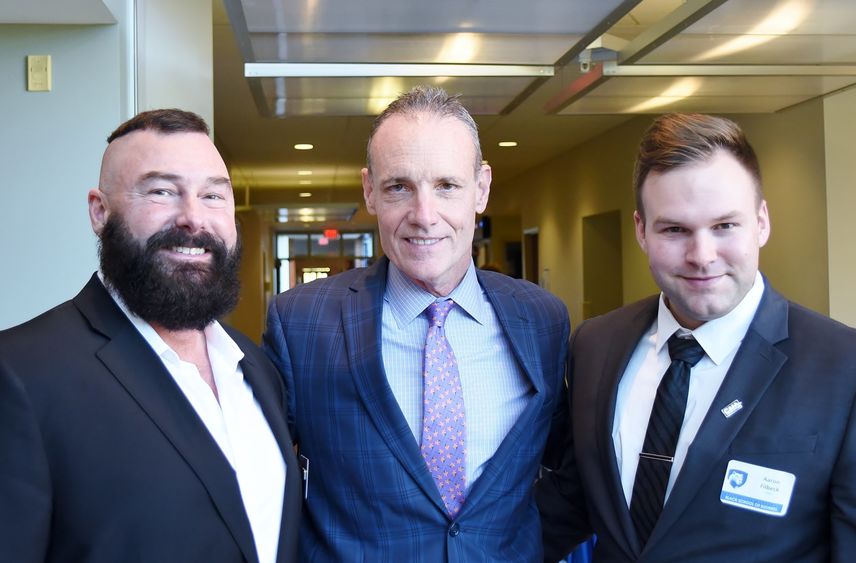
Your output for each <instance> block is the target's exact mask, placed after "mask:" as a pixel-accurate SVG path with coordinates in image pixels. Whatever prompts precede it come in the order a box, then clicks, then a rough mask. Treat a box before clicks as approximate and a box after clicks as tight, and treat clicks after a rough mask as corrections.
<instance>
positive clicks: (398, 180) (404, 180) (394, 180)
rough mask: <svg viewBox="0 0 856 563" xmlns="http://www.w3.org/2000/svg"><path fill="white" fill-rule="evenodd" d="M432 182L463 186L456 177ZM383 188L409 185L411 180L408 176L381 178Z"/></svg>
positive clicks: (436, 179) (435, 179)
mask: <svg viewBox="0 0 856 563" xmlns="http://www.w3.org/2000/svg"><path fill="white" fill-rule="evenodd" d="M433 181H434V182H435V183H437V184H461V185H462V184H463V183H464V181H463V180H462V179H460V178H458V177H457V176H441V177H439V178H434V179H433ZM380 183H381V185H383V186H389V185H392V184H411V183H413V180H411V179H410V177H409V176H391V177H388V178H383V180H382V181H381V182H380Z"/></svg>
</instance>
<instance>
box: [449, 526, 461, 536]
mask: <svg viewBox="0 0 856 563" xmlns="http://www.w3.org/2000/svg"><path fill="white" fill-rule="evenodd" d="M460 533H461V527H460V526H458V523H457V522H455V523H454V524H452V525H451V526H449V535H450V536H451V537H453V538H454V537H455V536H457V535H458V534H460Z"/></svg>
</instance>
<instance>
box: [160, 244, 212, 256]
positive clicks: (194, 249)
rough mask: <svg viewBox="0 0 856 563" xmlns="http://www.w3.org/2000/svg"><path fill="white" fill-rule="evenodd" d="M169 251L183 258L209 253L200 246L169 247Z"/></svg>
mask: <svg viewBox="0 0 856 563" xmlns="http://www.w3.org/2000/svg"><path fill="white" fill-rule="evenodd" d="M169 250H170V251H172V252H174V253H176V254H181V255H183V256H202V255H203V254H205V253H206V252H208V251H207V250H206V249H205V248H201V247H198V246H172V247H169Z"/></svg>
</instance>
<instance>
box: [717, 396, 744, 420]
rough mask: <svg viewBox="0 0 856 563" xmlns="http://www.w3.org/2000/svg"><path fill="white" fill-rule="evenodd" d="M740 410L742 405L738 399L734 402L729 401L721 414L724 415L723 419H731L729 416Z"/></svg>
mask: <svg viewBox="0 0 856 563" xmlns="http://www.w3.org/2000/svg"><path fill="white" fill-rule="evenodd" d="M742 408H743V403H742V402H740V400H739V399H735V400H734V401H731V402H730V403H728V405H726V406H725V407H723V408H722V414H724V415H725V418H731V415H733V414H734V413H736V412H737V411H739V410H740V409H742Z"/></svg>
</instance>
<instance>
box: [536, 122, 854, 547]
mask: <svg viewBox="0 0 856 563" xmlns="http://www.w3.org/2000/svg"><path fill="white" fill-rule="evenodd" d="M634 187H635V191H636V206H637V211H636V213H635V215H634V219H635V224H636V238H637V240H638V242H639V244H640V246H641V247H642V250H643V251H644V252H645V253H646V254H647V256H648V262H649V266H650V269H651V273H652V274H653V276H654V279H655V281H656V282H657V285H658V286H659V287H660V289H661V290H662V293H661V294H660V295H658V296H653V297H651V298H648V299H645V300H643V301H640V302H638V303H634V304H632V305H629V306H626V307H624V308H621V309H618V310H616V311H614V312H611V313H608V314H606V315H603V316H601V317H598V318H595V319H591V320H589V321H586V322H585V323H583V324H582V325H581V326H580V327H579V328H578V329H577V331H576V332H575V334H574V336H573V337H572V342H571V353H570V365H571V368H570V381H571V401H572V405H571V410H572V413H571V415H572V425H571V429H572V431H571V432H570V433H569V435H568V445H567V450H566V452H565V454H566V455H565V460H564V461H563V464H562V467H561V469H560V470H559V471H557V472H555V473H552V474H550V475H548V476H546V477H545V478H544V479H543V480H542V481H541V482H540V483H539V485H538V490H537V496H538V505H539V508H540V510H541V515H542V521H543V528H544V537H545V544H546V552H547V557H546V559H545V560H546V561H553V562H554V561H556V560H558V559H559V558H560V557H561V556H562V555H563V554H564V553H567V551H569V550H570V548H571V547H572V546H573V545H574V544H575V543H577V542H578V541H580V540H581V539H583V538H585V537H586V536H587V535H589V534H590V533H591V532H594V533H595V534H596V535H597V544H596V547H595V554H594V557H595V560H596V561H598V562H600V561H604V562H630V561H651V562H657V563H665V562H687V561H692V562H694V563H697V562H698V563H704V562H710V563H714V562H716V563H719V562H722V561H789V562H817V563H820V562H827V561H836V562H843V561H850V560H852V558H853V555H854V553H856V480H854V475H856V413H854V408H856V401H854V398H856V331H854V330H853V329H852V328H849V327H847V326H844V325H842V324H840V323H837V322H835V321H832V320H830V319H829V318H827V317H824V316H822V315H820V314H817V313H815V312H812V311H809V310H807V309H805V308H803V307H801V306H799V305H796V304H794V303H791V302H789V301H787V300H786V299H785V298H784V297H782V296H781V295H780V294H779V293H777V292H776V291H775V290H774V289H773V288H772V287H771V284H770V283H769V281H768V280H767V279H765V278H764V277H763V276H762V275H761V274H760V273H759V271H758V257H759V250H760V248H761V247H762V246H764V244H765V243H766V242H767V240H768V238H769V236H770V218H769V213H768V210H767V204H766V202H765V201H764V199H763V195H762V192H761V175H760V169H759V166H758V160H757V158H756V156H755V153H754V151H753V150H752V147H751V146H750V145H749V143H748V142H747V140H746V138H745V136H744V135H743V132H742V131H741V130H740V129H739V128H738V127H737V125H736V124H734V123H733V122H731V121H729V120H726V119H722V118H718V117H711V116H706V115H681V114H670V115H665V116H662V117H660V118H658V119H657V120H656V121H655V122H654V124H653V125H652V126H651V127H650V128H649V130H648V131H647V133H646V134H645V137H644V138H643V140H642V143H641V145H640V148H639V153H638V158H637V162H636V170H635V178H634ZM793 228H799V226H798V225H795V226H793Z"/></svg>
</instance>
